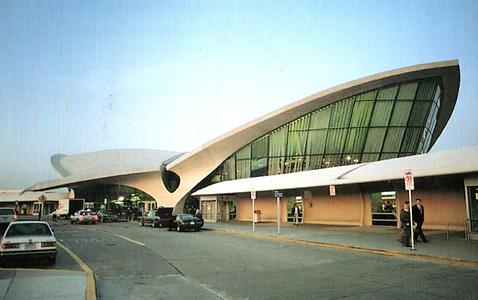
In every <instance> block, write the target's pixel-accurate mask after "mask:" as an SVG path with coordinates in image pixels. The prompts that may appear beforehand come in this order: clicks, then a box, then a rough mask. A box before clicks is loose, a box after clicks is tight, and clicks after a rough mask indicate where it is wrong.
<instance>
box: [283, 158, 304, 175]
mask: <svg viewBox="0 0 478 300" xmlns="http://www.w3.org/2000/svg"><path fill="white" fill-rule="evenodd" d="M303 163H304V161H303V157H287V158H286V160H285V163H284V173H293V172H299V171H302V165H303Z"/></svg>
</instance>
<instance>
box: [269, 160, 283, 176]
mask: <svg viewBox="0 0 478 300" xmlns="http://www.w3.org/2000/svg"><path fill="white" fill-rule="evenodd" d="M282 173H284V158H283V157H273V158H269V171H268V174H269V175H277V174H282Z"/></svg>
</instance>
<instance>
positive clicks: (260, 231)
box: [205, 222, 478, 267]
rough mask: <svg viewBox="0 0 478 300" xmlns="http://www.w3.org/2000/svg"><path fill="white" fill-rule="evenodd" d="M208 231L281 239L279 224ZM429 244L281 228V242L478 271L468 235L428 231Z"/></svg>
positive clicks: (341, 230)
mask: <svg viewBox="0 0 478 300" xmlns="http://www.w3.org/2000/svg"><path fill="white" fill-rule="evenodd" d="M205 227H206V228H209V229H214V230H219V231H223V232H228V233H236V234H246V235H254V236H257V237H267V238H277V223H256V226H255V232H254V233H253V232H252V223H251V222H225V223H207V224H206V225H205ZM424 232H425V234H426V236H427V237H428V239H429V241H430V242H429V243H426V244H424V243H416V250H415V251H412V250H410V248H408V247H403V246H402V245H401V244H400V243H399V242H398V241H397V240H396V237H397V235H398V233H399V229H397V228H390V227H377V226H374V227H346V226H327V225H310V224H303V225H300V226H293V225H292V224H290V223H287V224H281V234H280V236H279V237H280V238H281V239H283V240H290V241H296V242H306V243H312V244H319V245H322V246H330V247H339V248H348V249H355V250H357V251H366V252H370V253H375V254H382V255H394V256H412V257H415V258H418V259H429V260H433V261H438V262H440V261H441V262H444V263H455V264H461V265H466V266H470V267H478V241H469V240H465V239H464V234H463V233H460V232H452V233H449V234H448V238H447V233H446V232H445V231H426V230H425V231H424Z"/></svg>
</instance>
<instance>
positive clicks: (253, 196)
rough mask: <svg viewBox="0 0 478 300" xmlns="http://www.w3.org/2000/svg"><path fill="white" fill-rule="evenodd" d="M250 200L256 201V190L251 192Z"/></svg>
mask: <svg viewBox="0 0 478 300" xmlns="http://www.w3.org/2000/svg"><path fill="white" fill-rule="evenodd" d="M251 199H253V200H255V199H256V190H252V191H251Z"/></svg>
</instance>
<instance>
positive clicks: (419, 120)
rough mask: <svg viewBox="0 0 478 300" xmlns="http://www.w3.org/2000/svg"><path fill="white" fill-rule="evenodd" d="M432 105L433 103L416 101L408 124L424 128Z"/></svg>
mask: <svg viewBox="0 0 478 300" xmlns="http://www.w3.org/2000/svg"><path fill="white" fill-rule="evenodd" d="M432 103H433V102H432V101H415V103H414V104H413V109H412V113H411V114H410V121H409V122H408V124H409V125H411V126H424V125H425V122H426V120H427V117H428V113H429V109H430V106H431V105H432Z"/></svg>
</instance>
